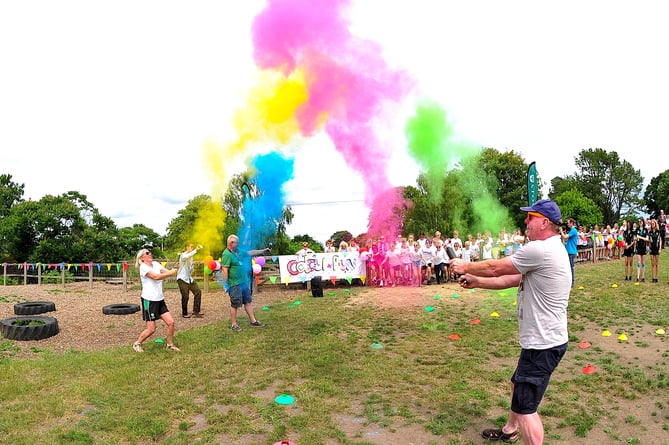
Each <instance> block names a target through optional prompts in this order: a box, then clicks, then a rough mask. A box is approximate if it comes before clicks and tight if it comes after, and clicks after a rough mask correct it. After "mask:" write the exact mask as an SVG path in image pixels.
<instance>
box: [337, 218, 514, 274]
mask: <svg viewBox="0 0 669 445" xmlns="http://www.w3.org/2000/svg"><path fill="white" fill-rule="evenodd" d="M525 241H526V240H525V237H524V235H523V234H522V232H521V231H520V230H515V231H514V232H513V233H511V234H509V233H506V231H505V230H502V231H501V233H500V234H499V236H498V237H497V238H493V236H492V234H491V233H490V232H485V233H479V234H477V235H476V237H475V236H473V235H471V234H470V235H467V236H466V238H465V240H464V241H463V240H462V239H461V238H460V234H459V232H458V231H457V230H456V231H453V233H452V236H451V237H443V236H442V234H441V232H439V231H436V232H434V234H433V235H432V236H430V237H427V236H426V235H425V233H423V232H421V233H419V234H418V237H416V236H415V235H414V234H413V233H409V234H408V235H407V236H406V237H404V236H402V235H397V236H396V237H394V238H393V239H392V240H389V239H386V237H385V236H378V237H374V238H370V239H367V241H366V242H365V243H364V245H362V246H358V245H357V243H356V241H355V240H351V241H350V242H349V243H346V242H344V241H342V242H341V243H340V245H339V248H338V249H337V251H339V252H342V251H347V252H351V251H355V252H358V253H359V255H360V256H359V258H360V261H361V275H364V276H365V280H366V283H367V284H368V285H371V286H379V287H383V286H398V285H403V286H423V285H429V284H441V283H446V282H448V281H450V280H451V279H453V276H452V273H451V271H450V270H449V267H448V261H449V256H448V253H447V250H448V249H449V248H450V249H452V252H453V254H454V255H455V257H456V258H462V259H464V260H465V261H479V260H485V259H492V258H499V257H501V256H504V255H511V254H512V253H513V252H514V251H515V250H517V249H519V248H520V246H521V245H522V244H523V243H525ZM326 251H330V252H332V251H334V250H333V247H332V241H330V240H328V242H326Z"/></svg>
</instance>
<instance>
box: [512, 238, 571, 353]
mask: <svg viewBox="0 0 669 445" xmlns="http://www.w3.org/2000/svg"><path fill="white" fill-rule="evenodd" d="M511 261H512V262H513V265H514V266H515V267H516V269H518V271H519V272H520V273H521V274H523V278H522V280H521V282H520V285H519V286H518V296H517V300H518V326H519V330H520V346H521V347H522V348H523V349H549V348H552V347H555V346H560V345H563V344H565V343H567V342H568V341H569V336H568V333H567V305H568V304H569V293H570V291H571V266H570V265H569V256H568V255H567V250H566V249H565V248H564V245H563V244H562V239H561V237H560V236H559V235H555V236H552V237H550V238H548V239H546V240H543V241H530V242H529V243H527V244H525V245H523V247H521V248H520V250H518V252H516V253H514V254H513V256H512V257H511Z"/></svg>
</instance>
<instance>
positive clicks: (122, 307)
mask: <svg viewBox="0 0 669 445" xmlns="http://www.w3.org/2000/svg"><path fill="white" fill-rule="evenodd" d="M135 312H139V305H138V304H110V305H109V306H105V307H103V308H102V313H103V314H105V315H128V314H134V313H135Z"/></svg>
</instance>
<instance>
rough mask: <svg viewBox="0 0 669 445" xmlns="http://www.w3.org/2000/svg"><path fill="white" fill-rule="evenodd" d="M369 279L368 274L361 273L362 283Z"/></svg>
mask: <svg viewBox="0 0 669 445" xmlns="http://www.w3.org/2000/svg"><path fill="white" fill-rule="evenodd" d="M366 280H367V275H360V281H362V284H363V285H364V284H365V281H366Z"/></svg>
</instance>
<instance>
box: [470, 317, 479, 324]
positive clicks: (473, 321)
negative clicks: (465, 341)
mask: <svg viewBox="0 0 669 445" xmlns="http://www.w3.org/2000/svg"><path fill="white" fill-rule="evenodd" d="M470 323H471V324H481V320H479V319H478V318H475V319H473V320H472V321H470Z"/></svg>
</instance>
